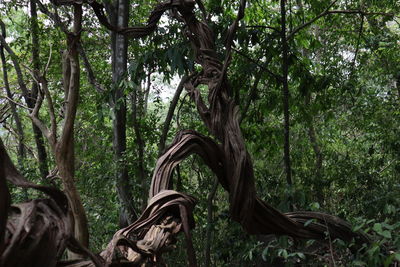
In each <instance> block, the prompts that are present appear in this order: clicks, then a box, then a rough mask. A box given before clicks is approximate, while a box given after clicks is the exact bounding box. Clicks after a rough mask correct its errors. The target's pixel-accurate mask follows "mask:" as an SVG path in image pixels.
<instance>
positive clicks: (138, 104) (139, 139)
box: [132, 86, 147, 210]
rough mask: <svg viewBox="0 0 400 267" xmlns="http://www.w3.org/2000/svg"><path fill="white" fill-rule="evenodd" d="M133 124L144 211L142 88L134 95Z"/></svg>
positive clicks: (138, 88) (137, 88)
mask: <svg viewBox="0 0 400 267" xmlns="http://www.w3.org/2000/svg"><path fill="white" fill-rule="evenodd" d="M132 95H133V96H132V123H133V130H134V133H135V141H136V147H137V150H136V151H137V154H138V157H137V161H136V164H137V166H136V177H137V180H138V182H140V184H141V188H142V194H143V196H144V197H143V198H142V203H141V206H142V207H141V210H144V209H145V208H146V205H147V198H146V197H145V196H146V171H145V162H144V161H145V159H144V153H145V145H146V144H145V141H144V140H143V135H142V123H141V119H140V118H143V116H144V115H145V110H144V99H143V98H144V92H142V88H141V86H138V87H136V88H135V89H134V90H133V93H132Z"/></svg>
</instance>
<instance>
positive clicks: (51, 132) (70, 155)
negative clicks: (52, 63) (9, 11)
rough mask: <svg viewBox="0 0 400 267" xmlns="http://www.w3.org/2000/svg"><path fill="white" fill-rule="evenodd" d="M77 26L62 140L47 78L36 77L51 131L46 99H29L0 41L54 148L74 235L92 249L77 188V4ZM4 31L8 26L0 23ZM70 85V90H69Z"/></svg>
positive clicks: (66, 78)
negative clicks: (43, 114) (43, 117)
mask: <svg viewBox="0 0 400 267" xmlns="http://www.w3.org/2000/svg"><path fill="white" fill-rule="evenodd" d="M73 8H74V22H73V28H72V32H71V33H69V34H67V47H68V48H67V52H66V54H65V55H66V56H65V57H64V58H63V66H65V69H64V71H63V84H64V90H65V91H66V93H65V103H66V110H65V118H64V121H63V127H62V131H61V135H60V137H59V138H57V137H58V131H57V121H56V117H55V112H54V106H53V102H52V99H51V94H50V92H49V88H48V86H47V85H48V84H47V80H46V78H45V77H44V75H41V74H39V73H36V76H37V77H36V78H37V79H38V81H39V83H41V85H42V91H43V92H44V95H45V98H46V100H47V103H48V106H49V110H48V111H49V117H50V124H51V127H50V128H48V127H47V126H46V124H45V123H43V122H42V121H41V120H40V118H39V115H38V113H39V109H40V106H41V103H42V95H40V97H37V100H36V103H34V102H33V101H32V98H30V97H29V93H28V89H27V87H26V83H25V81H24V77H23V74H22V71H21V68H20V65H19V62H18V58H17V56H16V55H15V53H14V51H12V49H11V48H10V47H9V46H8V45H7V43H6V41H5V39H4V38H3V37H2V36H1V38H0V40H1V42H2V43H3V45H4V47H5V48H6V50H7V52H8V53H9V54H10V56H11V59H12V61H13V64H14V68H15V71H16V73H17V78H18V84H19V86H20V88H21V91H22V93H23V95H24V97H25V100H26V102H27V104H28V105H32V106H33V107H34V108H33V109H32V111H31V113H30V117H31V119H32V121H33V122H34V123H35V125H36V126H38V128H39V129H40V130H41V132H42V134H43V135H44V136H46V137H47V139H48V141H49V143H50V146H51V148H52V150H53V152H54V156H55V160H56V164H57V167H58V169H59V172H60V177H61V180H62V183H63V186H64V190H65V193H66V195H67V197H68V201H69V204H70V208H71V211H72V217H71V219H73V220H74V224H73V225H74V233H75V238H76V239H77V240H78V242H79V243H80V244H81V245H83V246H85V247H88V245H89V232H88V227H87V218H86V214H85V211H84V208H83V205H82V201H81V199H80V197H79V193H78V191H77V189H76V187H75V184H74V172H75V170H74V159H75V155H74V122H75V118H76V111H77V107H78V97H79V87H80V67H79V54H78V46H79V41H80V33H81V24H82V5H80V4H74V5H73ZM0 24H1V26H2V27H3V26H4V23H3V22H2V21H1V20H0ZM66 85H68V87H67V86H66ZM70 256H72V257H73V258H75V257H80V256H78V255H74V254H73V253H71V254H70Z"/></svg>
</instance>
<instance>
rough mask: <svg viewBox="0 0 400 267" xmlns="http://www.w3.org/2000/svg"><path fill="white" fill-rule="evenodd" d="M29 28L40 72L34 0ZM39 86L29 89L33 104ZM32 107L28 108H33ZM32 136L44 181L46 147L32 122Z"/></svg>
mask: <svg viewBox="0 0 400 267" xmlns="http://www.w3.org/2000/svg"><path fill="white" fill-rule="evenodd" d="M30 12H31V18H30V26H31V34H32V63H33V69H34V70H35V71H39V70H40V58H39V47H40V46H39V45H40V44H39V26H38V21H37V11H36V2H35V0H30ZM38 90H39V86H38V84H37V83H35V82H33V83H32V89H31V98H32V101H33V103H35V102H36V99H37V96H38ZM33 106H34V105H32V106H31V107H30V108H33ZM32 129H33V134H34V137H35V143H36V149H37V152H38V160H39V171H40V175H41V176H42V179H45V178H46V177H47V175H48V174H49V170H48V166H47V152H46V147H45V145H44V141H43V134H42V132H41V131H40V129H39V128H38V127H37V126H36V125H35V124H34V123H33V122H32Z"/></svg>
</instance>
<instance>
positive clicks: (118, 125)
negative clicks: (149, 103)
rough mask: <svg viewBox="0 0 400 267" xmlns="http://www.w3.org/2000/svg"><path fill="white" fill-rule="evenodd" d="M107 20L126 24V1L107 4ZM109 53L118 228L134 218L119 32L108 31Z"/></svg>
mask: <svg viewBox="0 0 400 267" xmlns="http://www.w3.org/2000/svg"><path fill="white" fill-rule="evenodd" d="M109 13H110V14H109V15H110V20H111V21H112V23H114V25H116V26H117V27H120V28H123V27H126V26H127V25H128V16H129V1H128V0H118V1H114V3H113V5H110V11H109ZM111 52H112V80H113V99H112V103H111V105H112V108H113V111H114V118H113V147H114V155H115V162H117V170H116V186H117V194H118V198H119V202H120V204H121V211H120V222H119V224H120V227H125V226H127V225H129V224H131V223H132V222H133V221H134V220H135V219H137V214H136V211H135V209H134V207H133V203H132V202H133V198H132V193H131V187H130V185H129V175H128V168H127V166H126V163H125V160H124V154H125V151H126V97H125V93H124V88H123V87H122V86H120V82H121V80H122V79H123V77H124V75H125V74H126V70H127V60H128V40H127V38H126V36H124V35H123V34H119V33H116V32H114V31H113V32H111Z"/></svg>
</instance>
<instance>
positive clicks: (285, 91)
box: [281, 0, 293, 211]
mask: <svg viewBox="0 0 400 267" xmlns="http://www.w3.org/2000/svg"><path fill="white" fill-rule="evenodd" d="M285 2H286V0H281V45H282V102H283V114H284V143H285V144H284V156H283V159H284V165H285V173H286V183H287V185H288V186H289V188H291V187H292V183H293V182H292V168H291V162H290V139H289V137H290V132H289V130H290V121H289V119H290V114H289V84H288V73H289V58H288V55H289V47H288V42H287V37H286V6H285ZM290 191H291V190H290ZM288 201H289V209H290V210H291V211H293V199H292V193H291V192H290V193H289V196H288Z"/></svg>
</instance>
